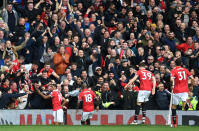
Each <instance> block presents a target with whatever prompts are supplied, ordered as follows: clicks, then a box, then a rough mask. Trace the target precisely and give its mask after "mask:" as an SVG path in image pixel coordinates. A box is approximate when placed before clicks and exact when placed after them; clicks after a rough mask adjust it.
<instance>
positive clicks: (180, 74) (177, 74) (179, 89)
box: [171, 66, 191, 93]
mask: <svg viewBox="0 0 199 131" xmlns="http://www.w3.org/2000/svg"><path fill="white" fill-rule="evenodd" d="M190 75H191V73H190V72H189V71H188V70H187V69H185V68H183V67H180V66H178V67H176V68H174V69H173V70H172V71H171V77H174V78H175V86H174V89H173V92H174V93H183V92H188V91H189V89H188V77H189V76H190Z"/></svg>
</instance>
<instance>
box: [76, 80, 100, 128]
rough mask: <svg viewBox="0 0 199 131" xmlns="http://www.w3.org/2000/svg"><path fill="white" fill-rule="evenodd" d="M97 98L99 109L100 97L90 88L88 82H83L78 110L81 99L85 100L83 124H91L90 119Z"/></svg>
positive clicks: (97, 108)
mask: <svg viewBox="0 0 199 131" xmlns="http://www.w3.org/2000/svg"><path fill="white" fill-rule="evenodd" d="M95 98H96V99H97V107H96V110H97V111H98V110H99V99H98V98H97V96H96V95H95V93H94V92H93V91H92V90H91V89H88V87H87V84H85V83H84V84H82V91H81V92H80V94H79V97H78V102H77V110H76V113H78V109H79V105H80V101H83V113H82V118H81V124H82V125H85V122H86V124H87V125H90V119H91V118H92V116H93V112H94V103H93V99H95Z"/></svg>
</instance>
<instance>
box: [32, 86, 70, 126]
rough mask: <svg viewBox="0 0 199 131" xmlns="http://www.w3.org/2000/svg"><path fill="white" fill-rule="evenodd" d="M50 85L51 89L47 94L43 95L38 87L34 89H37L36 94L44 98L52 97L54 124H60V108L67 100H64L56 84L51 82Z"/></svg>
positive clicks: (61, 114)
mask: <svg viewBox="0 0 199 131" xmlns="http://www.w3.org/2000/svg"><path fill="white" fill-rule="evenodd" d="M50 86H51V87H52V89H53V91H52V92H51V93H50V94H49V95H44V94H43V93H41V91H40V90H39V89H38V88H35V89H36V90H37V92H38V94H39V95H40V96H41V97H43V98H44V99H50V98H52V105H53V116H54V124H55V125H61V124H63V122H64V121H63V117H64V112H63V109H62V108H65V107H64V105H65V104H66V103H67V102H68V100H66V99H65V98H64V97H63V96H62V94H61V93H60V92H59V91H58V89H57V86H56V84H51V85H50ZM62 101H63V102H62Z"/></svg>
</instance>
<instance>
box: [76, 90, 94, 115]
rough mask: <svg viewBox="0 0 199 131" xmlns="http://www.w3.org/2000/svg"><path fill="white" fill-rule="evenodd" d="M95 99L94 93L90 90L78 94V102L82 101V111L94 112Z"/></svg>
mask: <svg viewBox="0 0 199 131" xmlns="http://www.w3.org/2000/svg"><path fill="white" fill-rule="evenodd" d="M94 98H96V95H95V93H94V92H93V91H92V90H89V89H84V90H83V91H82V92H81V93H80V94H79V98H78V99H79V100H82V101H83V111H84V112H91V111H94V104H93V99H94Z"/></svg>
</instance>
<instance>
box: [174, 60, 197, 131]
mask: <svg viewBox="0 0 199 131" xmlns="http://www.w3.org/2000/svg"><path fill="white" fill-rule="evenodd" d="M175 62H176V67H175V68H174V69H173V70H172V71H171V82H172V83H173V85H172V89H173V94H174V95H173V101H172V118H173V127H177V123H176V107H177V105H178V104H179V102H180V101H182V102H183V109H184V110H187V109H188V108H189V107H188V105H187V104H186V102H187V99H188V92H189V88H188V79H189V78H191V83H192V85H193V84H194V77H193V76H192V75H191V73H190V72H189V71H188V70H187V69H185V68H183V67H181V64H182V62H181V59H177V60H176V61H175Z"/></svg>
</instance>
